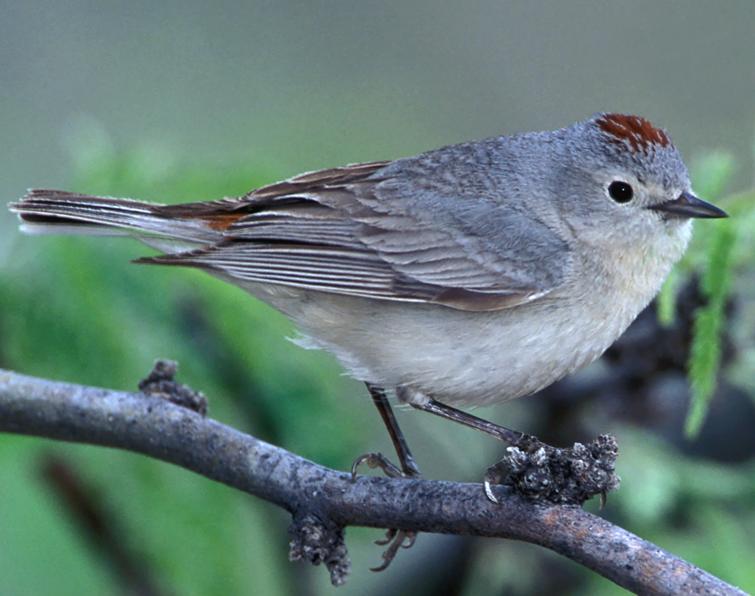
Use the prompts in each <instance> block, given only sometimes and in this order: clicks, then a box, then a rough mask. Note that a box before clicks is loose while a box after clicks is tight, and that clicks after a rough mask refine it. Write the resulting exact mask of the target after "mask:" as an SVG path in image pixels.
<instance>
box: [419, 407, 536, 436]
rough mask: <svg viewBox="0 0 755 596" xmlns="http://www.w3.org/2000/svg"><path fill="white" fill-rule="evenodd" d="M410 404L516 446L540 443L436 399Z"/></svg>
mask: <svg viewBox="0 0 755 596" xmlns="http://www.w3.org/2000/svg"><path fill="white" fill-rule="evenodd" d="M410 405H411V406H412V407H414V408H417V409H418V410H422V411H424V412H430V413H431V414H435V415H436V416H440V417H441V418H446V419H448V420H453V421H454V422H458V423H460V424H463V425H465V426H469V427H471V428H475V429H477V430H480V431H482V432H484V433H487V434H489V435H493V436H494V437H496V438H497V439H499V440H501V441H504V442H505V443H509V444H510V445H514V446H516V447H530V446H531V445H535V444H539V443H540V441H538V440H537V439H536V438H535V437H533V436H531V435H526V434H524V433H522V432H519V431H518V430H511V429H510V428H506V427H505V426H501V425H500V424H495V423H493V422H488V421H487V420H485V419H483V418H480V417H478V416H473V415H472V414H467V413H466V412H462V411H461V410H457V409H456V408H452V407H451V406H447V405H445V404H442V403H440V402H438V401H435V400H434V399H428V400H422V401H417V402H410Z"/></svg>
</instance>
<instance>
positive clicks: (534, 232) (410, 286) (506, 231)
mask: <svg viewBox="0 0 755 596" xmlns="http://www.w3.org/2000/svg"><path fill="white" fill-rule="evenodd" d="M382 165H384V164H358V165H355V166H349V167H346V168H339V169H337V170H326V171H323V172H315V173H312V174H305V175H303V176H301V177H297V178H293V179H291V180H289V181H286V182H282V183H278V184H276V185H272V186H269V187H264V188H262V189H258V190H257V191H254V192H252V193H250V194H249V195H247V196H245V197H243V198H242V199H240V200H239V201H237V202H232V201H227V202H223V203H215V204H212V203H207V204H204V205H206V206H205V207H202V204H194V206H191V205H189V206H180V205H177V206H175V208H172V207H170V206H167V207H165V208H164V209H166V210H171V209H174V210H175V212H174V213H172V214H171V215H173V216H191V217H201V218H206V219H207V221H208V222H210V225H212V226H213V227H215V228H216V229H220V228H222V229H223V239H222V241H220V242H218V243H216V244H213V245H210V246H206V247H203V248H201V249H198V250H194V251H191V252H185V253H177V254H169V255H163V256H158V257H149V258H147V259H143V260H142V262H151V263H162V264H176V265H188V266H195V267H200V268H206V269H211V270H216V271H222V272H223V273H224V274H225V275H228V276H231V277H233V278H236V279H238V280H240V281H245V282H259V283H271V284H283V285H289V286H294V287H298V288H304V289H309V290H317V291H322V292H331V293H336V294H345V295H351V296H360V297H364V298H372V299H381V300H393V301H405V302H423V303H435V304H441V305H445V306H448V307H451V308H456V309H460V310H470V311H488V310H499V309H503V308H507V307H510V306H513V305H516V304H522V303H524V302H529V301H531V300H534V299H537V298H539V297H541V296H544V295H546V294H547V293H549V292H551V291H552V290H553V289H554V288H556V287H557V286H558V285H559V284H560V283H561V282H562V279H563V276H564V273H565V270H566V268H567V267H568V265H569V250H568V247H567V246H566V245H565V243H564V242H563V241H562V240H560V239H559V238H558V237H557V236H556V235H555V234H554V233H552V232H551V231H550V230H549V229H548V228H547V227H545V226H544V225H543V224H540V223H538V222H537V221H535V220H532V219H531V218H528V217H526V216H525V215H523V214H517V213H516V212H515V211H512V210H511V209H508V208H506V207H505V205H501V204H499V203H492V202H489V201H487V200H485V199H470V198H464V199H460V198H458V197H453V196H439V195H437V194H427V193H424V194H423V193H422V192H421V191H419V190H418V191H417V192H416V193H413V194H408V193H407V191H406V189H405V188H397V187H395V185H393V184H392V181H391V180H390V179H385V178H383V177H381V175H380V169H381V168H382ZM181 209H183V210H184V211H186V210H187V209H189V211H190V212H186V213H182V212H181Z"/></svg>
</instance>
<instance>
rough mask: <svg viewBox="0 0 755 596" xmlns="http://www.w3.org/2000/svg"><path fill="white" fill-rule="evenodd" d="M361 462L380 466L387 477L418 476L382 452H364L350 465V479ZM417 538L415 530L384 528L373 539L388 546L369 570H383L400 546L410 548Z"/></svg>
mask: <svg viewBox="0 0 755 596" xmlns="http://www.w3.org/2000/svg"><path fill="white" fill-rule="evenodd" d="M362 464H367V466H368V467H370V468H373V469H375V468H380V470H382V471H383V473H384V474H385V475H386V476H388V477H389V478H418V477H419V476H420V474H419V473H417V472H404V471H403V470H402V469H401V468H399V467H398V466H397V465H396V464H394V463H393V462H391V461H390V460H389V459H388V458H387V457H386V456H385V455H383V454H382V453H374V452H372V453H365V454H364V455H360V456H359V457H358V458H356V459H355V460H354V463H353V464H352V465H351V479H352V480H356V479H357V470H358V469H359V466H361V465H362ZM416 540H417V532H412V531H410V530H398V529H396V528H390V529H388V530H386V532H385V536H384V537H383V538H379V539H378V540H376V541H375V544H377V545H378V546H385V545H386V544H387V545H388V548H386V549H385V551H383V555H382V556H383V562H382V563H381V564H380V565H378V566H377V567H370V571H383V570H384V569H387V568H388V566H389V565H390V564H391V562H392V561H393V559H394V558H395V557H396V553H398V551H399V549H401V548H411V547H412V546H414V542H415V541H416Z"/></svg>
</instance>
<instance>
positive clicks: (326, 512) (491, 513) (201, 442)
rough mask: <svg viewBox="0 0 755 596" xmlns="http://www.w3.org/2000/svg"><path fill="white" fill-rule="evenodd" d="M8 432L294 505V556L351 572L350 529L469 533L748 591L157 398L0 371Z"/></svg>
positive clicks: (614, 537)
mask: <svg viewBox="0 0 755 596" xmlns="http://www.w3.org/2000/svg"><path fill="white" fill-rule="evenodd" d="M0 431H4V432H11V433H20V434H25V435H35V436H40V437H48V438H52V439H60V440H64V441H74V442H77V443H91V444H95V445H103V446H107V447H116V448H120V449H127V450H129V451H134V452H138V453H143V454H145V455H148V456H151V457H154V458H157V459H161V460H163V461H167V462H170V463H174V464H177V465H179V466H181V467H184V468H186V469H188V470H192V471H194V472H196V473H198V474H201V475H203V476H206V477H207V478H210V479H213V480H216V481H218V482H222V483H223V484H227V485H228V486H232V487H234V488H237V489H239V490H242V491H244V492H247V493H249V494H252V495H255V496H257V497H260V498H262V499H265V500H267V501H270V502H271V503H274V504H276V505H278V506H280V507H283V508H284V509H286V510H288V511H289V512H291V514H292V515H293V517H294V524H293V530H292V534H293V539H292V555H293V556H294V557H296V556H299V557H303V558H307V559H309V560H311V561H313V562H324V563H326V564H327V565H328V567H329V568H330V570H331V577H332V579H333V581H334V582H335V583H339V582H341V581H343V580H344V579H345V574H346V573H347V570H348V569H347V567H348V563H347V559H346V555H345V548H344V546H343V539H342V535H343V532H342V529H343V528H344V527H345V526H370V527H376V528H398V529H402V530H414V531H420V532H438V533H446V534H469V535H475V536H490V537H498V538H509V539H515V540H523V541H526V542H531V543H534V544H539V545H541V546H544V547H546V548H548V549H551V550H553V551H555V552H558V553H560V554H562V555H564V556H566V557H568V558H570V559H572V560H574V561H576V562H578V563H581V564H583V565H585V566H586V567H589V568H590V569H592V570H594V571H596V572H598V573H600V574H601V575H603V576H605V577H607V578H608V579H610V580H612V581H614V582H616V583H617V584H619V585H620V586H623V587H624V588H627V589H629V590H632V591H635V592H639V593H643V594H681V593H684V594H744V592H742V591H740V590H738V589H737V588H735V587H733V586H731V585H729V584H726V583H725V582H723V581H721V580H720V579H718V578H716V577H714V576H712V575H710V574H709V573H707V572H705V571H703V570H701V569H699V568H697V567H695V566H694V565H692V564H690V563H688V562H686V561H684V560H682V559H679V558H678V557H675V556H674V555H672V554H670V553H668V552H666V551H664V550H663V549H661V548H659V547H657V546H655V545H654V544H651V543H650V542H647V541H645V540H642V539H640V538H639V537H637V536H635V535H634V534H631V533H630V532H627V531H626V530H623V529H622V528H619V527H617V526H615V525H613V524H611V523H609V522H608V521H606V520H604V519H602V518H599V517H597V516H594V515H592V514H590V513H587V512H585V511H583V510H582V509H581V508H579V507H576V506H563V505H561V506H559V505H542V504H535V503H532V502H529V501H526V500H524V499H522V498H521V497H517V496H514V495H511V494H506V492H505V489H503V488H501V489H500V490H501V492H500V494H499V500H500V501H501V503H500V505H494V504H492V503H490V502H488V500H487V499H485V498H484V497H483V495H482V490H481V488H480V485H479V484H462V483H455V482H442V481H430V480H422V479H416V480H415V479H412V480H405V479H389V478H380V477H366V476H363V477H359V478H358V480H357V481H356V482H352V481H351V477H350V475H349V474H346V473H343V472H338V471H335V470H330V469H328V468H325V467H323V466H319V465H317V464H315V463H313V462H310V461H308V460H306V459H304V458H301V457H299V456H297V455H294V454H292V453H290V452H288V451H286V450H284V449H281V448H279V447H275V446H273V445H270V444H268V443H265V442H264V441H260V440H259V439H256V438H254V437H252V436H249V435H245V434H243V433H241V432H239V431H237V430H234V429H233V428H230V427H228V426H225V425H223V424H220V423H218V422H216V421H214V420H211V419H208V418H205V417H203V416H201V415H200V414H197V413H196V412H193V411H191V410H189V409H187V408H184V407H181V406H178V405H175V404H173V403H170V402H169V401H167V400H165V399H161V398H160V397H158V396H156V395H145V394H141V393H126V392H119V391H111V390H108V389H100V388H93V387H84V386H81V385H73V384H69V383H60V382H53V381H47V380H43V379H37V378H33V377H28V376H24V375H20V374H18V373H14V372H11V371H5V370H1V369H0Z"/></svg>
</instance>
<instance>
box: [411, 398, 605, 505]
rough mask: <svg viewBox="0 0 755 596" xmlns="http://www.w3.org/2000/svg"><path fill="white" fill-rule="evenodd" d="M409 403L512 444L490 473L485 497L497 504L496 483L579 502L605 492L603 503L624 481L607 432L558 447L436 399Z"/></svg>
mask: <svg viewBox="0 0 755 596" xmlns="http://www.w3.org/2000/svg"><path fill="white" fill-rule="evenodd" d="M409 403H410V404H411V405H412V406H413V407H414V408H417V409H418V410H423V411H425V412H430V413H432V414H435V415H436V416H441V417H442V418H446V419H448V420H453V421H454V422H459V423H461V424H464V425H465V426H469V427H471V428H475V429H477V430H480V431H482V432H484V433H487V434H489V435H493V436H494V437H496V438H497V439H500V440H501V441H504V442H506V443H509V444H510V445H511V446H510V447H509V448H508V449H507V454H506V456H505V457H504V458H503V459H502V460H501V461H500V462H498V463H497V464H495V465H493V466H491V467H489V468H488V471H487V473H486V474H485V479H484V482H483V487H484V489H485V495H486V496H487V498H488V499H489V500H491V501H492V502H493V503H497V502H498V499H497V498H496V496H495V495H494V494H493V489H492V485H493V484H501V483H502V482H505V484H506V485H507V486H510V487H511V488H512V489H513V490H514V492H516V493H518V494H520V495H522V496H525V497H527V498H530V499H533V500H545V501H549V502H551V503H568V504H579V505H581V504H582V503H584V502H585V501H586V500H587V499H589V498H591V497H593V496H595V495H600V497H601V503H603V502H604V501H605V495H606V493H607V492H608V491H610V490H613V489H615V488H616V487H617V486H618V485H619V477H618V476H616V474H615V473H614V470H615V464H616V456H617V454H618V446H617V445H616V439H614V438H613V437H611V436H609V435H601V436H600V437H598V438H597V439H595V440H593V441H591V442H590V443H587V444H586V445H583V444H582V443H575V444H574V446H573V447H569V448H557V447H551V446H550V445H547V444H545V443H543V442H541V441H539V440H538V439H537V438H535V437H533V436H531V435H526V434H524V433H521V432H518V431H515V430H511V429H510V428H506V427H505V426H500V425H498V424H494V423H492V422H488V421H487V420H483V419H482V418H478V417H477V416H473V415H472V414H467V413H466V412H462V411H461V410H457V409H456V408H452V407H451V406H447V405H445V404H442V403H440V402H437V401H435V400H433V399H428V398H425V399H417V400H413V401H410V402H409Z"/></svg>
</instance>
